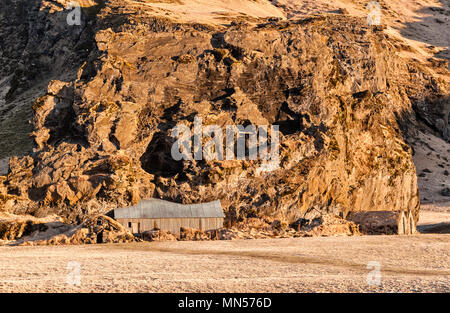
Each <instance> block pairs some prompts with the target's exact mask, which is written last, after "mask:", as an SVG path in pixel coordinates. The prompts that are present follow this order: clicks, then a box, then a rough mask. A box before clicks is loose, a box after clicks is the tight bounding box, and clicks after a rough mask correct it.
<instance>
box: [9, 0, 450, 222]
mask: <svg viewBox="0 0 450 313" xmlns="http://www.w3.org/2000/svg"><path fill="white" fill-rule="evenodd" d="M9 2H11V4H14V5H15V6H14V5H13V6H8V7H7V8H10V7H16V8H17V5H18V3H21V2H27V3H31V4H29V5H30V6H31V7H32V8H33V10H31V11H27V19H28V20H32V21H34V23H36V24H35V25H32V24H31V23H29V24H28V26H27V25H25V26H24V25H23V24H21V25H16V26H15V27H19V28H21V29H22V30H23V31H22V35H14V36H17V38H12V37H10V36H13V35H9V34H6V33H4V32H2V37H1V38H2V40H3V41H6V40H7V39H11V40H13V39H14V40H18V41H20V40H22V41H23V42H25V43H26V44H21V45H20V46H17V48H16V49H18V50H19V51H21V52H22V53H21V54H20V55H31V53H38V55H35V56H34V57H29V58H24V57H21V56H19V54H17V55H16V54H14V58H17V59H19V61H17V62H16V61H14V62H16V63H14V62H13V61H11V62H10V64H11V65H10V66H11V70H10V72H9V73H4V74H2V75H13V76H12V78H11V81H12V82H16V81H17V83H15V84H13V86H12V89H11V90H10V91H9V92H8V97H10V99H15V98H17V97H18V96H19V95H20V93H21V92H22V91H21V90H23V89H24V88H30V86H33V84H34V85H36V84H38V83H42V79H40V77H41V76H40V75H42V77H45V81H46V86H47V87H46V91H45V92H42V94H40V95H39V97H36V98H35V102H34V105H33V107H32V110H33V114H32V126H33V133H32V135H33V139H34V146H33V150H32V151H31V152H30V153H29V155H27V156H25V157H20V158H18V157H15V158H12V159H11V160H10V165H9V172H8V175H7V176H6V177H5V178H2V185H1V187H0V201H1V203H2V209H3V210H5V211H9V212H13V213H15V214H22V213H25V212H27V213H29V214H34V215H39V216H40V215H46V214H49V213H57V214H59V215H61V216H64V217H68V218H69V219H70V220H73V221H78V220H80V219H81V218H82V217H83V216H85V215H89V214H94V213H95V214H97V213H104V212H107V211H109V210H110V209H111V208H114V207H116V206H123V205H128V204H131V203H136V202H137V201H139V199H142V198H150V197H156V198H162V199H166V200H172V201H176V202H182V203H198V202H204V201H211V200H215V199H220V200H221V203H222V206H223V208H224V211H225V214H226V221H227V222H228V223H229V224H233V223H236V222H242V221H245V219H247V218H255V217H256V218H258V217H267V216H270V217H274V218H275V217H276V218H282V219H286V220H287V221H289V222H293V221H295V220H297V219H298V218H300V217H302V216H304V215H305V214H306V213H308V212H314V211H317V212H332V213H336V214H341V215H342V216H346V215H347V214H348V213H349V212H351V211H386V210H387V211H390V210H392V211H398V210H403V211H412V212H413V214H414V215H415V216H416V219H417V214H418V208H419V197H418V188H417V179H416V172H415V167H414V164H413V163H412V159H411V149H410V148H409V146H408V145H406V144H405V142H404V138H403V135H404V133H403V132H402V130H404V129H405V128H403V127H400V126H399V125H407V124H408V121H409V120H410V119H412V118H413V116H412V104H413V102H414V101H418V95H419V94H421V95H423V97H425V96H435V97H439V96H440V95H442V94H445V89H444V87H445V86H444V84H443V83H442V82H440V81H439V80H436V79H435V78H433V75H431V74H430V73H427V72H426V70H425V69H423V68H421V67H420V66H416V65H414V64H409V65H408V64H406V63H405V62H404V61H402V60H401V59H399V58H398V57H397V56H396V53H397V49H399V48H397V47H396V45H395V42H394V40H392V39H390V38H389V37H388V36H387V35H386V34H385V33H384V32H383V29H382V27H369V26H368V25H367V23H366V20H365V19H364V18H356V17H351V16H347V15H345V14H329V15H324V16H319V17H313V18H307V19H299V20H295V19H293V20H286V19H284V18H283V17H280V16H275V15H276V14H275V11H274V12H272V13H270V14H269V13H267V12H266V11H264V12H266V13H264V14H262V13H258V14H260V15H261V16H259V15H258V14H257V13H254V14H253V15H251V16H239V17H229V16H228V17H227V16H225V17H223V19H214V18H212V19H208V20H204V21H202V22H201V23H200V22H199V23H194V22H193V21H190V20H186V19H185V18H183V16H184V15H183V14H181V13H179V11H177V10H175V9H173V8H172V7H168V8H165V9H166V10H169V11H170V10H172V11H170V12H171V13H170V14H168V16H165V15H164V14H161V10H162V9H161V8H155V7H154V6H151V5H146V4H145V3H142V4H138V3H134V4H133V5H131V4H129V3H127V1H118V0H116V1H101V2H100V1H98V2H97V3H94V1H92V3H87V4H86V5H85V6H83V8H82V14H83V15H82V16H83V18H82V19H81V25H67V24H65V23H66V22H67V21H66V19H67V14H68V13H69V12H71V11H69V10H66V9H65V6H64V5H65V4H63V2H61V1H60V2H61V3H60V5H56V4H55V2H53V1H52V2H46V1H37V0H36V1H9ZM144 2H145V1H144ZM180 5H181V4H180ZM171 8H172V9H171ZM252 12H254V11H252ZM277 14H278V13H277ZM269 16H275V17H269ZM6 17H7V14H5V15H2V19H5V18H6ZM27 27H28V28H27ZM27 30H28V32H27ZM32 30H34V31H32ZM40 30H42V31H40ZM30 33H31V34H32V36H30ZM22 41H20V42H22ZM11 55H12V54H11ZM8 58H10V59H11V60H12V59H13V57H9V55H5V54H3V59H2V60H3V61H2V62H6V59H8ZM14 60H15V59H14ZM15 64H22V66H23V67H24V69H27V68H30V69H32V70H30V73H33V75H31V74H30V75H25V74H24V73H23V72H24V71H22V72H15V71H13V69H14V68H15V67H17V66H18V65H15ZM20 73H23V74H20ZM36 73H37V74H36ZM62 73H64V74H62ZM17 75H19V76H21V75H23V77H25V79H24V80H23V81H21V80H20V79H19V76H17ZM419 91H420V92H419ZM11 101H13V100H11ZM196 118H201V120H202V124H203V125H204V126H208V125H217V126H219V127H220V129H222V130H223V132H224V133H225V129H226V127H227V126H229V125H244V126H247V125H255V126H268V127H270V126H272V125H275V126H278V128H279V130H280V133H279V147H278V149H279V158H278V159H277V160H276V164H271V165H267V164H266V163H265V162H264V161H263V160H261V159H256V160H229V159H224V160H206V159H204V158H203V159H200V160H195V159H192V160H183V159H182V160H176V159H174V158H173V155H172V153H171V151H172V147H173V144H174V142H175V139H174V138H173V137H172V136H171V135H172V131H171V130H172V129H173V128H174V127H175V126H177V125H180V124H182V125H185V126H187V127H189V128H190V129H193V128H194V123H195V119H196ZM203 139H204V141H205V142H206V141H207V140H208V138H203ZM262 167H263V168H264V169H266V170H261V168H262Z"/></svg>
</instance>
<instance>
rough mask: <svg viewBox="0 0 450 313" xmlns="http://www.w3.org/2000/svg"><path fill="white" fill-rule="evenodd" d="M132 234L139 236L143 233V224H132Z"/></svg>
mask: <svg viewBox="0 0 450 313" xmlns="http://www.w3.org/2000/svg"><path fill="white" fill-rule="evenodd" d="M131 232H132V233H133V234H139V233H140V232H141V223H131Z"/></svg>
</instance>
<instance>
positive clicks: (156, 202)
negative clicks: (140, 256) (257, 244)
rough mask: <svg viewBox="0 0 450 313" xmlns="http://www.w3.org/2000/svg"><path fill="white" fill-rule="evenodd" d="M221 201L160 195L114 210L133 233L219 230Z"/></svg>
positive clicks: (121, 222) (115, 215)
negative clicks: (182, 200) (193, 200)
mask: <svg viewBox="0 0 450 313" xmlns="http://www.w3.org/2000/svg"><path fill="white" fill-rule="evenodd" d="M224 217H225V215H224V214H223V210H222V206H221V204H220V201H219V200H217V201H213V202H208V203H200V204H180V203H174V202H169V201H164V200H160V199H147V200H141V201H140V202H139V203H138V204H136V205H134V206H131V207H126V208H120V209H116V210H114V218H115V219H116V220H117V221H118V222H119V223H120V224H122V225H123V226H124V227H126V228H127V229H128V230H130V231H131V232H132V233H133V234H140V233H143V232H145V231H149V230H154V229H160V230H164V231H170V232H171V233H174V234H176V235H177V236H179V235H180V228H181V227H186V228H193V229H199V230H203V231H206V230H215V229H219V228H222V227H223V220H224Z"/></svg>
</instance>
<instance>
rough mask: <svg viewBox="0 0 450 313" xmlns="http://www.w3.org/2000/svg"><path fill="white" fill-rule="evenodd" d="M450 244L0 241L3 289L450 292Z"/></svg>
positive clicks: (426, 238) (415, 240)
mask: <svg viewBox="0 0 450 313" xmlns="http://www.w3.org/2000/svg"><path fill="white" fill-rule="evenodd" d="M449 251H450V235H442V234H440V235H436V234H429V235H414V236H384V235H383V236H360V237H334V238H323V237H318V238H296V239H267V240H261V239H259V240H237V241H207V242H164V243H158V242H155V243H133V244H114V245H111V244H107V245H95V246H86V245H84V246H52V247H49V246H44V247H0V255H1V258H0V292H449V291H450V253H449ZM74 262H75V263H74ZM370 262H372V263H370ZM373 262H377V263H373ZM369 263H370V264H379V266H380V274H381V281H380V285H369V284H368V283H367V281H368V277H369V281H372V280H371V279H370V277H371V276H368V275H369V274H370V272H371V271H372V270H373V267H370V266H369V267H368V264H369ZM74 264H75V265H76V266H77V269H78V268H79V270H80V271H79V273H80V285H79V286H77V285H69V284H68V282H70V283H73V282H76V281H77V280H74V278H73V277H74V276H73V271H74V269H75V267H74ZM78 266H79V267H78ZM77 272H78V271H77ZM68 277H69V280H68Z"/></svg>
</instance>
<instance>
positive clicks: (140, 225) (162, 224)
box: [117, 217, 223, 236]
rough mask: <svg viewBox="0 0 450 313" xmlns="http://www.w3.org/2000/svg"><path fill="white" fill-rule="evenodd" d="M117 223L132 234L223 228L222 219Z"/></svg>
mask: <svg viewBox="0 0 450 313" xmlns="http://www.w3.org/2000/svg"><path fill="white" fill-rule="evenodd" d="M117 221H118V222H119V223H120V224H122V225H123V226H124V227H125V228H127V229H128V230H129V231H131V232H132V233H142V232H144V231H148V230H153V229H155V227H156V228H159V229H161V230H164V231H170V232H171V233H174V234H176V235H177V236H179V235H180V228H181V227H186V228H193V229H199V230H203V231H206V230H214V229H219V228H223V218H217V217H213V218H139V219H137V218H136V219H124V218H119V219H117Z"/></svg>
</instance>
